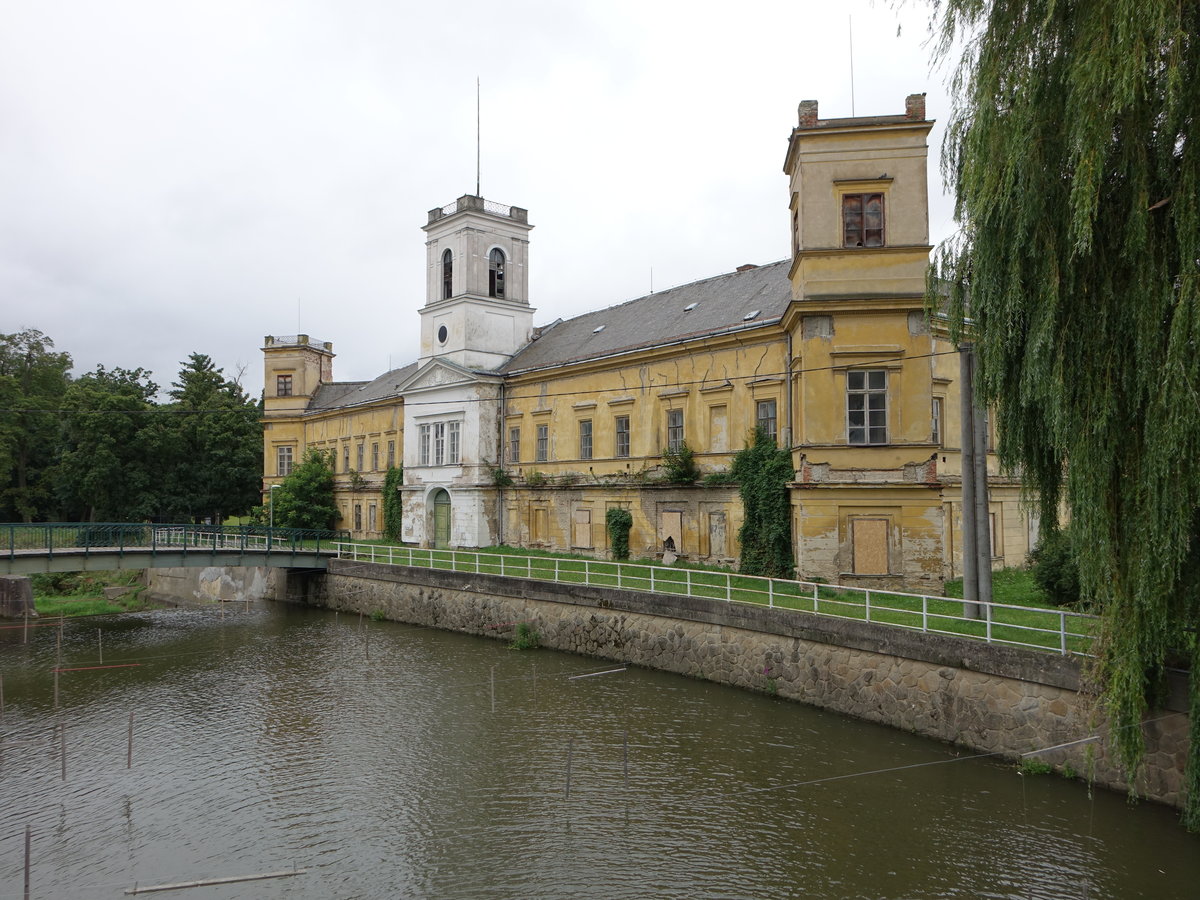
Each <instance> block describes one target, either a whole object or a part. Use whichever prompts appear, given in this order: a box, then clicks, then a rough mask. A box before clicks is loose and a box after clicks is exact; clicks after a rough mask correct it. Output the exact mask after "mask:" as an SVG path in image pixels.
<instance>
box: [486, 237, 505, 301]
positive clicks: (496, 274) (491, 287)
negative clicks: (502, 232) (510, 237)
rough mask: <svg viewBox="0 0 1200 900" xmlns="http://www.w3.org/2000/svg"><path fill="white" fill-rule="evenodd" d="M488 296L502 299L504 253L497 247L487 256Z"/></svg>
mask: <svg viewBox="0 0 1200 900" xmlns="http://www.w3.org/2000/svg"><path fill="white" fill-rule="evenodd" d="M488 296H489V297H497V298H500V299H503V298H504V251H503V250H501V249H500V248H499V247H496V248H495V249H494V250H492V252H491V253H490V254H488Z"/></svg>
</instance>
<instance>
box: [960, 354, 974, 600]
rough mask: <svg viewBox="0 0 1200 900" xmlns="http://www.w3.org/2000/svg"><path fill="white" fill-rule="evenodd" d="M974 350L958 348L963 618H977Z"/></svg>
mask: <svg viewBox="0 0 1200 900" xmlns="http://www.w3.org/2000/svg"><path fill="white" fill-rule="evenodd" d="M974 363H975V358H974V348H973V347H972V346H971V345H970V344H959V345H958V391H959V422H960V425H961V431H960V435H961V437H960V440H959V446H960V448H961V449H960V451H959V461H960V468H961V469H962V560H963V599H964V600H966V601H967V602H966V603H964V604H963V615H965V616H967V617H968V618H972V619H978V618H979V577H978V574H977V572H978V569H977V566H978V565H979V554H978V552H977V551H976V547H975V404H974V395H975V378H974V374H975V373H974V368H975V366H974Z"/></svg>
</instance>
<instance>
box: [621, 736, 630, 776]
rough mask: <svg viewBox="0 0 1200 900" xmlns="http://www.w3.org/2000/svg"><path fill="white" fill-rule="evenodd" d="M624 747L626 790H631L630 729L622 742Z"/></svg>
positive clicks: (623, 761) (623, 766) (622, 762)
mask: <svg viewBox="0 0 1200 900" xmlns="http://www.w3.org/2000/svg"><path fill="white" fill-rule="evenodd" d="M621 745H622V751H623V753H622V760H621V768H622V770H623V771H624V774H625V790H629V729H628V728H626V729H625V731H624V737H623V738H622V740H621Z"/></svg>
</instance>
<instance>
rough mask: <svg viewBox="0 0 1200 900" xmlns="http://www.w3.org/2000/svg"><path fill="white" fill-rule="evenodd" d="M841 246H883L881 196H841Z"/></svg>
mask: <svg viewBox="0 0 1200 900" xmlns="http://www.w3.org/2000/svg"><path fill="white" fill-rule="evenodd" d="M842 246H843V247H882V246H883V194H844V195H843V196H842Z"/></svg>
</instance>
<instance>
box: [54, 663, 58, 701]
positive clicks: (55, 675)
mask: <svg viewBox="0 0 1200 900" xmlns="http://www.w3.org/2000/svg"><path fill="white" fill-rule="evenodd" d="M54 708H55V709H58V669H55V670H54Z"/></svg>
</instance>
